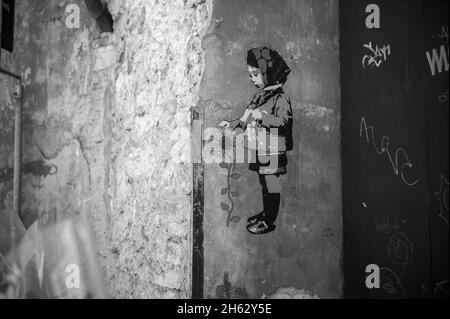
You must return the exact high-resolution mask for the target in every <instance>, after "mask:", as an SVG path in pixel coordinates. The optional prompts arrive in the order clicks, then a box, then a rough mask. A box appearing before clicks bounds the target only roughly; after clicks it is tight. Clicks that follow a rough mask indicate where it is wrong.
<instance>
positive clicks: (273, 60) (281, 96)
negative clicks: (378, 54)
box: [220, 47, 293, 235]
mask: <svg viewBox="0 0 450 319" xmlns="http://www.w3.org/2000/svg"><path fill="white" fill-rule="evenodd" d="M247 65H248V71H249V74H250V79H251V81H252V82H253V84H254V85H255V86H256V88H257V89H258V90H257V92H256V94H255V95H254V97H253V99H252V101H251V103H250V104H249V105H248V106H247V108H246V110H245V112H244V114H243V116H242V117H240V118H239V119H237V120H234V121H223V122H222V123H221V124H220V127H222V128H225V129H231V130H233V131H234V130H237V129H242V130H244V131H251V130H252V131H253V132H257V134H256V140H257V142H256V144H257V147H256V151H255V152H254V153H252V154H253V157H254V158H253V159H252V160H251V161H250V167H249V169H250V170H251V171H255V172H257V173H258V177H259V181H260V183H261V186H262V195H263V207H264V210H263V212H262V213H260V214H258V215H256V216H253V217H250V218H249V219H248V225H247V229H248V231H249V232H250V233H252V234H255V235H259V234H267V233H270V232H272V231H274V230H275V228H276V226H275V221H276V219H277V217H278V212H279V208H280V198H281V189H282V185H281V176H283V175H286V173H287V170H286V166H287V163H288V159H287V155H286V153H287V152H289V151H292V149H293V140H292V126H293V114H292V106H291V101H290V99H289V97H288V96H287V95H286V94H285V93H284V91H283V86H284V84H285V83H286V81H287V79H288V75H289V74H290V72H291V70H290V68H289V67H288V65H287V64H286V62H285V61H284V60H283V58H282V57H281V55H280V54H279V53H278V52H276V51H274V50H271V49H269V48H267V47H262V48H256V49H252V50H249V51H248V53H247Z"/></svg>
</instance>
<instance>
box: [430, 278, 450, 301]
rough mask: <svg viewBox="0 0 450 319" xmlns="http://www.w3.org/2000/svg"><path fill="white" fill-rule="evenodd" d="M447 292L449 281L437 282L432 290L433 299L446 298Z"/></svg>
mask: <svg viewBox="0 0 450 319" xmlns="http://www.w3.org/2000/svg"><path fill="white" fill-rule="evenodd" d="M448 292H449V280H448V279H447V280H443V281H441V282H438V283H437V284H436V285H435V286H434V289H433V295H434V297H435V298H442V299H445V298H448V295H449V294H448Z"/></svg>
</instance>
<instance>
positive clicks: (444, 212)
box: [434, 175, 449, 225]
mask: <svg viewBox="0 0 450 319" xmlns="http://www.w3.org/2000/svg"><path fill="white" fill-rule="evenodd" d="M434 195H435V196H436V198H437V200H438V202H439V217H440V218H441V219H442V220H443V221H444V222H445V223H446V224H447V225H448V208H449V207H448V180H447V179H446V178H445V177H444V176H442V175H441V186H440V188H439V191H437V192H436V193H434Z"/></svg>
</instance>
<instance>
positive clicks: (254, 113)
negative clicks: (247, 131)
mask: <svg viewBox="0 0 450 319" xmlns="http://www.w3.org/2000/svg"><path fill="white" fill-rule="evenodd" d="M252 117H253V119H254V120H260V119H262V113H261V111H260V110H258V109H257V110H253V111H252Z"/></svg>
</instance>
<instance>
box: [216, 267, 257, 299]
mask: <svg viewBox="0 0 450 319" xmlns="http://www.w3.org/2000/svg"><path fill="white" fill-rule="evenodd" d="M216 298H217V299H248V298H250V296H249V294H248V293H247V291H246V290H245V289H244V288H241V287H237V286H233V285H232V283H231V282H230V281H229V275H228V273H225V274H224V275H223V285H221V286H217V288H216Z"/></svg>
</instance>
